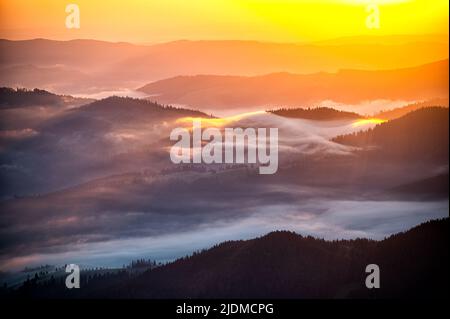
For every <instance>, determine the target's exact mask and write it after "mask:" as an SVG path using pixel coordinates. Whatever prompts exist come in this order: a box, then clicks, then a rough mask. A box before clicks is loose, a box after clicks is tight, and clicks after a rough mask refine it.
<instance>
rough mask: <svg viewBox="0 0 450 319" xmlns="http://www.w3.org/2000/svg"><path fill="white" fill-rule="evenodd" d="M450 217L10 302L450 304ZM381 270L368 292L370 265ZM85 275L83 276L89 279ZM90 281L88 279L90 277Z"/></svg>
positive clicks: (282, 244) (206, 256)
mask: <svg viewBox="0 0 450 319" xmlns="http://www.w3.org/2000/svg"><path fill="white" fill-rule="evenodd" d="M448 234H449V219H448V218H447V219H443V220H435V221H431V222H427V223H424V224H422V225H420V226H418V227H415V228H413V229H411V230H409V231H407V232H405V233H399V234H396V235H393V236H391V237H389V238H386V239H384V240H382V241H372V240H367V239H356V240H339V241H324V240H321V239H316V238H313V237H303V236H301V235H298V234H295V233H291V232H284V231H277V232H272V233H270V234H268V235H266V236H263V237H260V238H256V239H252V240H246V241H231V242H225V243H222V244H219V245H217V246H215V247H213V248H211V249H208V250H205V251H202V252H199V253H194V254H193V255H192V256H189V257H185V258H181V259H178V260H176V261H175V262H172V263H169V264H167V265H164V266H160V267H157V268H154V269H150V270H148V271H146V272H144V273H143V274H141V275H138V276H134V277H133V276H130V275H129V273H128V272H127V271H125V270H124V271H122V272H111V273H110V274H105V275H103V276H97V277H94V278H91V279H90V280H89V281H86V278H84V280H83V279H82V280H83V281H82V285H83V289H73V290H71V291H70V290H68V289H65V286H64V283H63V278H62V279H59V280H55V279H50V280H46V281H40V282H39V277H36V278H35V279H30V280H29V281H28V282H26V283H25V284H24V285H23V286H22V287H21V288H20V289H18V290H16V291H8V290H5V289H3V290H2V293H3V295H4V296H6V297H9V298H14V297H33V298H370V299H376V298H402V299H403V298H447V297H448V296H449V288H448V285H447V282H448V279H449V276H448V271H447V270H448V267H449V252H448ZM369 264H376V265H378V266H379V268H380V288H379V289H367V288H366V286H365V279H366V276H367V275H368V274H367V273H366V272H365V269H366V266H367V265H369ZM82 276H83V275H82ZM82 278H83V277H82Z"/></svg>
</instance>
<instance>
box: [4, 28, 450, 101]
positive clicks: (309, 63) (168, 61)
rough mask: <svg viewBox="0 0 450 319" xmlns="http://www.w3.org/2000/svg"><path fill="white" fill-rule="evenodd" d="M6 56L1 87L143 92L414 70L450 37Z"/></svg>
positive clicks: (73, 46)
mask: <svg viewBox="0 0 450 319" xmlns="http://www.w3.org/2000/svg"><path fill="white" fill-rule="evenodd" d="M0 52H1V54H0V85H2V86H12V87H16V86H24V87H27V88H33V87H40V88H45V89H50V90H52V91H55V92H58V93H67V94H73V93H89V92H91V91H93V90H97V91H98V90H117V89H118V88H123V87H126V88H136V87H138V86H140V85H143V84H144V83H148V82H150V81H156V80H161V79H165V78H170V77H174V76H178V75H196V74H212V75H249V76H250V75H253V76H255V75H260V74H269V73H273V72H280V71H282V72H291V73H299V74H305V73H308V74H309V73H316V72H337V71H338V70H341V69H361V70H380V69H394V68H395V69H396V68H408V67H413V66H417V65H421V64H425V63H431V62H433V61H438V60H442V59H447V58H448V39H447V38H446V37H445V36H439V35H425V36H408V35H405V36H402V35H399V36H386V37H377V36H373V37H371V36H365V37H354V38H351V37H350V38H341V39H336V40H329V41H323V42H316V43H305V44H295V43H264V42H256V41H176V42H170V43H163V44H154V45H134V44H129V43H110V42H102V41H95V40H72V41H53V40H47V39H34V40H23V41H10V40H0ZM405 52H414V54H405ZM380 56H381V57H384V58H380Z"/></svg>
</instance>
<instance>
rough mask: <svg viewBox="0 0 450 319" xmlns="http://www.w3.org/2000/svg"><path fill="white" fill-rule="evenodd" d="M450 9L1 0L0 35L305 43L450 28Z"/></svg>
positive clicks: (332, 3)
mask: <svg viewBox="0 0 450 319" xmlns="http://www.w3.org/2000/svg"><path fill="white" fill-rule="evenodd" d="M33 3H36V5H33ZM69 3H75V4H77V5H78V6H79V8H80V21H81V27H80V29H67V28H66V27H65V18H66V16H67V15H68V14H67V13H66V12H65V7H66V5H67V4H69ZM368 3H375V4H377V6H378V8H379V18H380V20H379V21H380V26H379V28H373V29H369V28H368V27H367V25H366V20H367V16H368V15H369V13H368V12H367V11H366V9H367V4H368ZM448 10H449V3H448V1H446V0H437V1H432V2H430V1H425V0H390V1H387V0H372V1H364V0H359V1H349V0H318V1H309V0H306V1H304V0H303V1H302V0H282V1H274V0H260V1H256V0H240V1H237V0H215V1H204V0H193V1H189V2H186V1H182V0H168V1H164V2H161V1H142V0H129V1H127V2H126V6H125V5H124V4H123V1H119V0H111V1H109V2H108V4H107V5H105V3H104V2H99V1H96V2H93V1H87V0H77V1H62V0H43V1H39V2H38V1H36V0H16V1H6V0H0V38H6V39H11V40H23V39H35V38H47V39H54V40H72V39H93V40H103V41H110V42H130V43H137V44H151V43H161V42H170V41H176V40H254V41H260V42H290V43H302V42H315V41H324V40H329V39H336V38H342V37H352V36H367V35H376V36H386V35H423V36H425V37H427V36H428V35H433V34H438V35H444V36H445V35H448V27H449V22H448ZM99 12H101V13H102V14H101V15H99V14H98V13H99ZM318 12H319V13H320V14H318Z"/></svg>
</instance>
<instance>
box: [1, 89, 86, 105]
mask: <svg viewBox="0 0 450 319" xmlns="http://www.w3.org/2000/svg"><path fill="white" fill-rule="evenodd" d="M88 102H90V100H89V99H80V98H74V97H71V96H67V95H64V96H63V95H56V94H53V93H50V92H48V91H45V90H39V89H33V90H27V89H23V88H17V89H13V88H7V87H2V88H0V108H1V109H7V108H19V107H26V106H64V105H67V104H79V105H81V104H83V103H88Z"/></svg>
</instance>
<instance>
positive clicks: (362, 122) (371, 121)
mask: <svg viewBox="0 0 450 319" xmlns="http://www.w3.org/2000/svg"><path fill="white" fill-rule="evenodd" d="M385 122H387V120H383V119H378V118H369V119H362V120H357V121H356V122H353V124H352V125H353V127H358V126H363V125H367V124H382V123H385Z"/></svg>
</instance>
